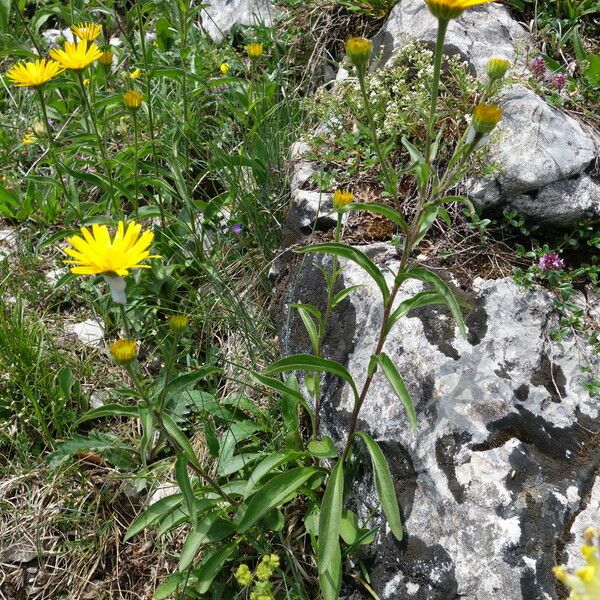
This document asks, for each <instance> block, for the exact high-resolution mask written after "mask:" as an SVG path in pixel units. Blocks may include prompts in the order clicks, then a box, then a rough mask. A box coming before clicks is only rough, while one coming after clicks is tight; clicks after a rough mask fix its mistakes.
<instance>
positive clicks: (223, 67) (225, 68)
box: [219, 63, 229, 75]
mask: <svg viewBox="0 0 600 600" xmlns="http://www.w3.org/2000/svg"><path fill="white" fill-rule="evenodd" d="M219 71H221V73H223V75H227V73H229V65H228V64H227V63H221V66H220V67H219Z"/></svg>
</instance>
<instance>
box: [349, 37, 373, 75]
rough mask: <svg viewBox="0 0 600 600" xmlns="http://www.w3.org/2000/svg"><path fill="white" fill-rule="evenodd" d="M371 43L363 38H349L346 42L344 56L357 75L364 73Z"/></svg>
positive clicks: (369, 56)
mask: <svg viewBox="0 0 600 600" xmlns="http://www.w3.org/2000/svg"><path fill="white" fill-rule="evenodd" d="M372 50H373V43H372V42H371V40H368V39H367V38H364V37H351V38H349V39H348V40H347V41H346V54H347V55H348V57H349V58H350V60H351V61H352V64H353V65H354V66H355V67H356V69H357V71H358V72H359V73H364V71H365V69H366V68H367V65H368V64H369V60H370V59H371V52H372Z"/></svg>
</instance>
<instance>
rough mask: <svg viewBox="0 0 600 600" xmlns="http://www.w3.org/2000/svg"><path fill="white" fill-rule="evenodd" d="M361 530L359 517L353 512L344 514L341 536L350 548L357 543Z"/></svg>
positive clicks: (341, 522)
mask: <svg viewBox="0 0 600 600" xmlns="http://www.w3.org/2000/svg"><path fill="white" fill-rule="evenodd" d="M359 532H360V528H359V527H358V517H357V516H356V514H355V513H353V512H352V511H351V510H345V511H343V512H342V520H341V521H340V536H341V537H342V539H343V540H344V542H346V544H348V545H349V546H350V545H352V544H355V543H356V540H357V539H358V535H359Z"/></svg>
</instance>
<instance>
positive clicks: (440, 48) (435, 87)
mask: <svg viewBox="0 0 600 600" xmlns="http://www.w3.org/2000/svg"><path fill="white" fill-rule="evenodd" d="M449 22H450V21H445V20H443V19H438V30H437V40H436V42H435V55H434V59H433V82H432V84H431V106H430V109H429V122H428V123H427V142H426V144H425V160H426V161H427V162H428V163H429V164H431V159H432V157H431V156H430V152H431V143H432V141H433V128H434V125H435V117H436V114H437V100H438V93H439V87H440V74H441V72H442V56H443V54H444V40H445V39H446V31H447V30H448V23H449Z"/></svg>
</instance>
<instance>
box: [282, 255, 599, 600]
mask: <svg viewBox="0 0 600 600" xmlns="http://www.w3.org/2000/svg"><path fill="white" fill-rule="evenodd" d="M363 249H365V248H363ZM366 251H367V252H368V254H369V255H370V257H371V258H372V260H374V261H375V262H376V263H377V264H378V266H379V267H380V269H382V270H384V271H385V270H387V269H392V270H393V269H395V268H397V257H396V255H395V252H394V250H393V249H390V247H389V246H386V245H384V244H376V245H372V246H370V247H366ZM297 261H299V262H297V263H296V264H295V265H294V266H293V267H292V274H291V276H290V278H289V280H288V282H287V285H286V286H285V291H284V294H283V297H282V298H281V303H282V306H283V305H285V304H289V303H291V302H309V303H313V304H316V305H317V306H322V302H323V299H324V294H325V291H324V289H323V287H324V286H323V284H322V275H321V274H320V273H319V271H318V270H317V269H316V268H315V264H314V262H313V261H318V262H319V264H321V265H324V266H326V265H328V264H329V259H328V258H326V257H309V256H307V255H305V256H303V257H301V258H298V259H297ZM344 265H345V268H344V272H343V285H344V286H345V287H347V286H350V285H361V286H363V287H361V288H360V289H359V290H358V291H356V292H354V293H353V294H352V295H351V296H350V297H349V298H347V299H346V300H344V301H343V302H342V303H341V304H340V305H339V307H338V309H337V310H336V312H335V313H334V315H333V319H332V322H331V323H330V325H329V328H328V330H327V332H326V338H325V341H324V353H325V356H327V357H329V358H333V359H335V360H338V361H340V362H342V363H343V364H345V365H347V367H348V370H349V371H350V372H351V373H353V374H354V375H355V377H356V378H357V380H358V381H359V383H360V382H361V381H362V378H363V377H364V372H365V367H366V365H367V364H368V362H369V358H370V355H371V353H372V351H373V348H374V347H375V343H376V339H377V336H378V327H379V321H380V318H381V314H382V306H381V301H380V295H379V291H378V289H377V287H376V286H375V284H374V283H373V282H372V281H371V280H370V279H369V278H368V277H367V276H366V275H365V273H364V272H363V271H362V270H360V269H359V268H358V267H357V266H356V265H354V263H346V262H344ZM388 278H389V279H390V280H391V274H390V275H388ZM340 285H341V284H340ZM420 289H422V284H421V283H420V282H415V281H409V282H407V283H405V284H404V286H403V287H402V289H401V291H400V294H399V297H398V301H401V300H403V299H405V298H407V297H408V296H409V295H412V294H413V293H415V292H416V291H419V290H420ZM457 293H459V294H460V295H462V296H463V297H465V296H466V297H467V298H468V300H469V301H470V303H471V306H472V308H471V310H470V311H469V312H468V313H467V314H466V323H467V327H468V337H467V339H463V338H462V337H461V336H460V334H459V333H458V331H457V328H456V325H455V323H454V321H453V320H452V318H451V316H450V315H449V313H448V311H447V310H446V309H445V308H443V307H423V308H421V309H418V310H416V311H413V312H412V313H410V316H409V317H408V318H405V319H402V320H400V321H399V323H398V324H397V326H396V328H395V329H394V331H393V332H392V334H391V335H390V337H389V338H388V340H387V342H386V345H385V348H384V350H385V352H386V353H387V354H388V355H389V356H390V358H391V359H392V361H393V362H394V364H395V365H396V366H397V368H398V370H399V372H400V373H401V374H402V375H403V377H404V379H405V381H406V384H407V386H408V388H409V390H410V392H411V395H412V398H413V401H414V404H415V407H416V410H417V414H418V423H419V425H418V430H417V431H416V432H414V431H413V430H412V429H411V427H410V425H409V423H408V420H407V418H406V416H405V412H404V409H403V406H402V404H401V403H400V402H399V400H398V399H397V398H396V397H395V395H394V394H393V392H392V391H391V389H390V387H389V385H388V383H387V382H386V380H385V379H384V377H383V376H382V375H381V374H380V373H378V374H377V375H376V376H375V378H374V382H373V385H372V387H371V389H370V392H369V394H368V396H367V400H366V402H365V404H364V406H363V410H362V412H361V416H360V426H361V428H362V429H364V430H366V431H368V432H370V433H371V434H372V435H373V436H374V438H375V439H377V440H378V441H379V442H380V443H381V445H382V449H383V450H384V453H385V454H386V456H387V457H388V460H389V462H390V464H391V469H392V474H393V477H394V479H395V482H396V489H397V493H398V497H399V501H400V506H401V509H402V512H403V520H404V522H405V527H406V533H407V535H406V537H405V539H404V540H403V542H402V543H398V542H396V541H395V540H394V539H393V538H392V537H391V535H388V534H386V533H385V531H384V532H383V533H382V534H381V535H380V538H379V540H378V543H377V544H376V545H375V547H374V549H372V555H371V561H372V568H371V571H370V574H371V585H372V587H373V588H374V589H375V591H376V592H377V593H378V594H379V595H380V597H381V598H382V599H390V600H405V599H406V598H415V599H417V600H447V599H449V598H454V597H458V596H460V597H461V598H464V599H465V600H481V599H483V598H486V599H489V600H506V599H507V598H510V599H511V600H532V599H533V598H536V599H537V598H539V599H542V598H547V599H557V598H558V597H559V596H558V592H557V590H556V586H555V582H554V579H553V577H552V574H551V568H552V566H553V565H554V564H555V561H556V559H557V558H560V559H561V560H562V561H564V560H566V559H567V555H566V553H563V547H564V540H565V539H569V538H570V536H571V527H572V525H571V524H572V520H573V519H574V518H575V517H576V515H578V514H582V511H585V510H586V508H587V509H589V513H590V514H586V519H585V521H586V522H588V521H590V520H594V521H595V522H596V523H600V509H598V507H597V506H596V504H594V503H588V499H589V494H588V491H589V489H591V487H592V485H593V482H594V472H595V469H596V468H597V467H598V465H599V464H600V448H598V445H597V443H596V442H595V437H594V432H595V431H598V428H599V426H600V419H599V412H598V411H599V407H598V403H597V400H594V399H592V398H590V396H589V395H588V393H587V392H586V391H585V390H584V389H583V388H582V386H581V383H582V382H583V381H584V378H585V377H586V374H584V373H582V372H581V367H582V366H584V365H591V366H592V368H593V369H597V370H598V371H600V361H599V360H598V357H597V356H596V357H595V358H594V355H593V353H592V352H591V348H588V347H586V346H585V344H583V343H582V342H581V340H575V339H572V338H568V339H564V340H563V341H561V342H560V343H559V342H553V341H552V340H551V339H550V335H549V333H550V331H551V329H552V328H553V327H555V326H556V325H557V323H558V316H557V314H556V313H555V312H554V309H553V297H552V296H551V295H550V294H549V293H548V292H546V291H545V290H543V289H542V288H539V287H533V288H532V289H531V290H530V291H527V292H525V291H523V290H521V289H520V288H519V287H517V285H516V284H515V283H514V282H513V281H512V280H511V279H501V280H497V281H483V280H476V281H475V283H474V290H473V292H472V293H470V294H465V293H464V292H460V290H458V291H457ZM281 315H282V316H281V317H280V322H279V325H280V328H279V335H280V340H281V346H282V349H283V353H284V354H291V353H296V352H305V351H307V350H308V348H309V343H308V340H307V336H306V333H305V332H304V330H303V328H302V323H301V322H300V320H299V318H298V317H297V315H295V314H294V312H293V311H290V310H283V309H282V311H281ZM581 348H583V349H584V350H587V351H590V352H589V356H587V355H586V356H582V353H581ZM323 392H324V397H323V406H324V414H323V415H322V416H323V424H324V432H326V433H329V434H330V435H332V437H333V438H334V439H335V440H336V441H337V442H338V443H343V441H344V440H345V434H346V429H347V425H348V422H349V417H350V412H351V410H352V405H353V399H352V395H351V393H350V391H349V390H348V389H347V386H344V385H342V384H341V383H340V381H339V380H338V379H336V378H335V377H333V376H325V377H323ZM357 499H358V500H360V501H361V502H362V503H363V505H364V510H362V511H361V510H360V509H359V510H358V512H359V514H361V515H366V514H368V513H369V510H370V509H371V508H373V506H376V501H375V500H374V498H373V496H372V495H369V493H367V492H365V491H364V490H363V489H362V488H361V489H360V491H359V492H357V494H355V500H357Z"/></svg>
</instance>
